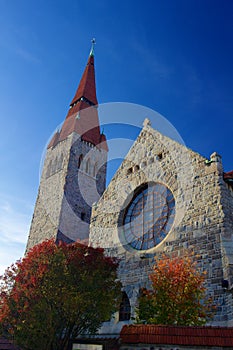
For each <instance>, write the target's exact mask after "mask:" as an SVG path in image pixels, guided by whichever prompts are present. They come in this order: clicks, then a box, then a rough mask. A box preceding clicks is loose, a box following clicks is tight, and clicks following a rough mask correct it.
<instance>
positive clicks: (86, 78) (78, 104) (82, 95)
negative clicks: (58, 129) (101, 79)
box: [66, 39, 98, 118]
mask: <svg viewBox="0 0 233 350" xmlns="http://www.w3.org/2000/svg"><path fill="white" fill-rule="evenodd" d="M94 43H95V41H94V39H93V40H92V48H91V52H90V55H89V58H88V61H87V65H86V68H85V70H84V73H83V76H82V78H81V80H80V83H79V86H78V89H77V91H76V93H75V95H74V98H73V100H72V101H71V103H70V109H69V112H68V114H67V116H66V118H69V117H70V116H71V115H72V114H73V113H76V112H78V111H80V110H81V109H84V108H87V107H90V106H95V105H97V104H98V101H97V97H96V86H95V66H94V48H93V45H94Z"/></svg>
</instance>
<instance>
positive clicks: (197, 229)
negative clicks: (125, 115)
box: [90, 120, 233, 333]
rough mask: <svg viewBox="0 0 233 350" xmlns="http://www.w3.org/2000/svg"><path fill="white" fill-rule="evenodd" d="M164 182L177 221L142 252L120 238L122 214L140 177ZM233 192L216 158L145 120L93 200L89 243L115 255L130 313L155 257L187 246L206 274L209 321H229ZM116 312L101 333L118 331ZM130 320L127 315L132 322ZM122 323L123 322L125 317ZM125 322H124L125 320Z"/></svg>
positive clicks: (232, 280)
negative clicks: (212, 307)
mask: <svg viewBox="0 0 233 350" xmlns="http://www.w3.org/2000/svg"><path fill="white" fill-rule="evenodd" d="M150 182H155V183H161V184H164V185H166V186H167V187H168V188H169V189H170V191H171V192H172V193H173V196H174V198H175V210H176V214H175V219H174V222H173V226H172V228H171V230H170V232H169V233H168V234H167V236H166V237H165V239H164V240H163V241H162V242H161V243H160V244H158V245H157V246H155V247H154V248H151V249H150V250H147V251H138V250H134V249H133V248H131V247H130V246H129V245H128V244H127V242H126V240H125V237H124V222H123V219H124V214H125V210H126V208H127V206H128V204H129V203H130V201H131V199H132V197H133V195H134V193H135V191H136V190H137V189H138V188H140V186H142V185H143V184H145V183H150ZM232 234H233V192H232V189H231V187H230V186H229V185H227V184H226V183H225V181H224V179H223V169H222V162H221V157H220V156H219V155H218V154H217V153H213V154H212V155H211V158H210V159H209V160H208V159H206V158H204V157H202V156H201V155H199V154H198V153H196V152H194V151H192V150H190V149H188V148H187V147H186V146H184V145H181V144H180V143H178V142H176V141H174V140H172V139H170V138H168V137H166V136H164V135H162V134H160V133H159V132H158V131H156V130H154V129H153V128H152V127H151V126H150V122H149V120H145V122H144V127H143V129H142V131H141V133H140V135H139V136H138V138H137V140H136V141H135V143H134V144H133V146H132V147H131V149H130V151H129V152H128V154H127V156H126V158H125V160H124V161H123V163H122V164H121V166H120V168H119V169H118V171H117V172H116V174H115V176H114V177H113V179H112V181H111V182H110V184H109V186H108V187H107V189H106V190H105V192H104V193H103V196H102V197H101V198H100V200H99V202H98V203H97V204H94V205H93V208H92V217H91V225H90V244H91V245H92V246H95V247H96V246H101V247H104V248H106V251H107V252H108V254H109V255H112V256H117V257H119V258H120V266H119V278H120V280H121V281H122V284H123V289H124V291H125V292H126V293H127V296H128V298H129V300H130V305H131V316H132V317H134V316H135V315H134V308H135V306H136V305H137V298H138V295H139V291H140V289H141V288H142V287H149V280H148V274H149V273H150V271H151V266H152V265H153V262H154V256H160V255H161V253H163V252H165V253H167V254H170V255H172V254H173V255H174V254H175V255H182V254H185V253H186V252H187V251H188V252H192V253H193V254H194V256H195V258H196V260H197V261H198V264H199V266H200V267H201V268H202V269H203V270H205V271H206V272H207V277H206V286H207V288H208V293H209V295H211V296H212V297H213V299H214V302H215V304H216V305H217V310H216V314H215V317H214V320H213V321H212V323H211V325H217V326H233V308H232V306H233V305H232V294H231V293H230V292H229V291H225V290H224V289H223V287H222V281H223V280H227V281H228V282H229V289H231V287H232V286H233V271H232V268H233V240H232ZM118 321H119V320H118V318H117V315H115V317H114V318H113V319H112V321H110V322H106V323H105V324H104V325H103V327H102V330H101V332H103V333H116V332H119V330H120V329H121V327H122V325H123V323H122V322H118ZM130 322H131V321H128V323H130ZM124 323H125V322H124ZM126 323H127V322H126Z"/></svg>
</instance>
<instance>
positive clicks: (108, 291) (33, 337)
mask: <svg viewBox="0 0 233 350" xmlns="http://www.w3.org/2000/svg"><path fill="white" fill-rule="evenodd" d="M117 266H118V263H117V261H116V260H114V259H112V258H110V257H106V256H105V255H104V251H103V249H100V248H96V249H94V248H91V247H88V246H86V245H82V244H80V243H73V244H70V245H66V244H65V243H59V244H58V245H57V244H55V243H54V241H53V240H49V241H45V242H43V243H41V244H39V245H37V246H35V247H34V248H32V249H31V250H30V252H29V253H28V254H27V256H26V257H25V258H24V259H23V260H22V261H19V262H16V263H15V264H14V265H12V266H11V267H10V268H8V270H6V272H5V274H4V275H3V276H2V277H1V280H0V329H2V332H4V335H5V336H14V339H15V340H16V344H18V345H19V346H20V347H21V348H22V349H25V350H32V349H33V350H37V349H40V350H49V349H51V350H55V349H56V350H59V349H62V350H64V349H67V346H68V342H69V339H70V338H74V337H77V336H78V335H80V334H84V333H85V334H87V333H91V334H93V333H95V332H96V331H97V330H98V328H99V327H100V325H101V323H102V322H103V321H106V320H108V319H109V318H110V317H111V314H112V313H113V312H114V311H115V310H116V308H117V306H118V305H119V300H118V296H120V295H121V292H120V284H119V282H116V278H117V273H116V270H117Z"/></svg>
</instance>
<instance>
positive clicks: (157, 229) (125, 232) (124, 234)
mask: <svg viewBox="0 0 233 350" xmlns="http://www.w3.org/2000/svg"><path fill="white" fill-rule="evenodd" d="M151 189H153V190H152V191H151ZM158 190H159V191H160V192H158ZM146 193H147V195H146ZM155 194H156V195H158V194H159V196H158V197H157V198H155ZM150 197H153V207H152V209H151V208H148V205H149V203H151V201H152V198H150ZM141 198H142V199H141ZM145 198H149V199H146V200H145ZM140 200H141V202H142V203H140V204H139V202H140ZM156 201H157V202H158V203H157V207H156V208H155V207H154V205H156V204H155V203H156ZM127 202H128V203H127ZM127 202H126V203H127V204H126V205H125V206H124V210H122V212H121V214H120V217H119V223H120V224H121V225H120V226H121V230H120V238H121V242H123V245H124V246H126V247H127V248H128V249H130V250H133V251H136V252H143V251H148V250H152V249H154V248H156V247H158V245H159V244H160V243H162V242H163V241H164V239H165V238H166V237H167V235H168V234H169V232H170V231H171V228H172V226H173V223H174V220H175V215H176V202H175V198H174V195H173V193H172V191H171V189H170V188H169V187H168V186H167V185H165V184H164V183H161V182H155V181H153V182H147V183H144V184H142V185H140V186H139V187H137V188H136V189H135V190H134V193H133V194H131V196H130V197H129V199H127ZM159 202H160V206H159ZM145 203H146V206H145V205H144V204H145ZM137 206H138V208H136V207H137ZM140 206H141V208H143V209H141V212H140V209H139V208H140ZM146 207H147V208H146ZM145 208H146V209H145ZM134 210H135V212H136V211H137V210H138V211H137V215H135V216H132V212H133V211H134ZM138 212H139V214H138ZM159 213H161V215H162V216H161V217H160V216H159ZM145 214H146V217H149V215H152V216H153V219H152V221H151V222H153V225H149V224H148V222H146V221H145V223H144V221H143V220H144V216H145ZM132 217H133V218H134V219H133V220H130V218H132ZM154 217H155V219H154ZM137 218H139V219H137ZM134 220H135V224H132V223H133V221H134ZM140 220H141V221H140ZM137 221H138V222H137ZM132 226H135V227H137V230H136V229H135V232H133V229H132ZM140 229H141V231H140Z"/></svg>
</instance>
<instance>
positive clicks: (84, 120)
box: [48, 39, 108, 150]
mask: <svg viewBox="0 0 233 350" xmlns="http://www.w3.org/2000/svg"><path fill="white" fill-rule="evenodd" d="M94 44H95V41H94V39H93V40H92V48H91V52H90V55H89V58H88V61H87V65H86V68H85V70H84V73H83V76H82V78H81V80H80V83H79V86H78V89H77V91H76V93H75V96H74V98H73V100H72V101H71V103H70V109H69V111H68V113H67V116H66V119H65V121H64V124H63V126H62V128H61V130H60V131H59V132H57V133H56V134H55V135H54V136H53V138H52V140H51V141H50V143H49V145H48V148H50V147H55V146H56V144H57V143H58V142H60V141H62V140H64V139H66V138H67V136H69V135H70V134H71V133H72V132H76V133H77V134H78V135H80V136H81V137H82V139H83V140H84V141H87V142H90V143H92V144H93V145H95V146H97V147H99V148H103V149H105V150H108V147H107V143H106V138H105V135H103V134H101V132H100V127H99V118H98V111H97V104H98V102H97V98H96V86H95V67H94Z"/></svg>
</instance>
